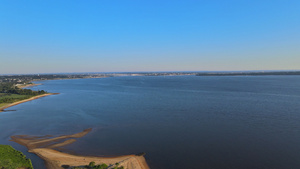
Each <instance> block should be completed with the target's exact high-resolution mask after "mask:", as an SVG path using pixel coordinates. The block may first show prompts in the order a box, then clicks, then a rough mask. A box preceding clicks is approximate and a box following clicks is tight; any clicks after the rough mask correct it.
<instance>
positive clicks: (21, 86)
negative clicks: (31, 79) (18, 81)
mask: <svg viewBox="0 0 300 169" xmlns="http://www.w3.org/2000/svg"><path fill="white" fill-rule="evenodd" d="M38 85H42V84H41V83H37V84H36V83H31V84H25V85H18V86H17V87H18V88H22V89H23V88H26V87H33V86H38Z"/></svg>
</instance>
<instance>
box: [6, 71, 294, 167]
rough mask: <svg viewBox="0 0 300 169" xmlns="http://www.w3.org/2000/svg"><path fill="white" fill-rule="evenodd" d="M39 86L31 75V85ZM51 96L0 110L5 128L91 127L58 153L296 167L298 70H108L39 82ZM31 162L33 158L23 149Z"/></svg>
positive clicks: (162, 162)
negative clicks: (231, 73)
mask: <svg viewBox="0 0 300 169" xmlns="http://www.w3.org/2000/svg"><path fill="white" fill-rule="evenodd" d="M38 83H40V82H38ZM42 83H43V84H44V85H40V86H35V87H32V88H31V89H34V90H38V89H39V90H42V89H43V90H46V91H48V92H55V93H60V94H59V95H52V96H48V97H44V98H40V99H37V100H33V101H30V102H26V103H23V104H20V105H17V106H14V107H10V108H9V109H7V110H16V111H6V112H2V113H0V144H9V145H12V146H13V147H15V148H17V149H18V150H21V151H22V152H24V153H26V148H25V147H22V146H20V145H18V144H16V143H13V142H10V141H9V137H10V136H11V135H19V134H28V135H46V134H52V135H64V134H72V133H77V132H81V131H82V130H83V129H86V128H93V131H92V132H91V133H89V134H88V135H86V136H85V137H83V138H80V139H78V141H77V142H75V143H73V144H71V145H68V146H66V147H64V151H67V152H71V153H75V154H81V155H98V156H103V155H104V156H114V155H125V154H135V153H139V152H146V156H145V158H146V160H147V162H148V164H149V166H150V168H153V169H168V168H172V169H174V168H178V169H179V168H190V169H192V168H194V169H199V168H203V169H233V168H235V169H248V168H249V169H253V168H256V169H271V168H272V169H287V168H300V160H299V157H300V144H299V143H300V76H236V77H201V76H171V77H169V76H166V77H163V76H161V77H155V76H154V77H113V78H100V79H75V80H52V81H43V82H42ZM26 155H27V156H28V157H30V158H32V160H33V164H34V166H35V167H36V168H43V161H42V160H40V159H39V158H38V157H37V156H35V155H34V154H31V153H26Z"/></svg>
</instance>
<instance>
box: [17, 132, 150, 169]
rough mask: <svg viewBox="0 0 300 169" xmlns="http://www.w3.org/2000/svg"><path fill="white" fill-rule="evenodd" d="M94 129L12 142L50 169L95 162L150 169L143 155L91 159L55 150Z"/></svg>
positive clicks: (134, 168)
mask: <svg viewBox="0 0 300 169" xmlns="http://www.w3.org/2000/svg"><path fill="white" fill-rule="evenodd" d="M91 130H92V129H91V128H90V129H85V130H84V131H82V132H80V133H75V134H71V135H63V136H58V137H53V136H49V135H46V136H41V137H37V136H28V135H16V136H11V141H14V142H16V143H19V144H21V145H23V146H26V147H27V148H28V150H29V152H31V153H35V154H36V155H38V156H39V157H40V158H42V159H43V160H44V161H45V163H46V167H47V168H48V169H63V166H70V167H75V166H76V167H78V166H85V165H88V164H89V163H90V162H92V161H93V162H95V164H96V165H100V164H103V163H105V164H107V165H108V166H109V168H114V167H115V166H116V163H118V166H123V167H124V168H127V169H149V166H148V164H147V162H146V160H145V158H144V157H143V156H142V155H141V156H139V155H124V156H117V157H91V156H77V155H71V154H67V153H63V152H59V151H56V150H54V149H53V148H57V147H61V146H65V145H68V144H71V143H73V142H75V141H76V139H75V138H81V137H83V136H85V135H86V134H88V133H89V132H90V131H91Z"/></svg>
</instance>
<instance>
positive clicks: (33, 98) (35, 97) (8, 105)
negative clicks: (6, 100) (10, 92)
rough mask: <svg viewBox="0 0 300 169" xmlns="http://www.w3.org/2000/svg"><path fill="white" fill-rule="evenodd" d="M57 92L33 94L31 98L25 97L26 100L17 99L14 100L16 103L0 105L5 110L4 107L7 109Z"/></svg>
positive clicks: (0, 108) (1, 109) (0, 110)
mask: <svg viewBox="0 0 300 169" xmlns="http://www.w3.org/2000/svg"><path fill="white" fill-rule="evenodd" d="M56 94H58V93H46V94H42V95H38V96H33V97H31V98H29V99H25V100H21V101H17V102H14V103H10V104H7V105H4V106H2V107H0V112H2V111H4V109H7V108H9V107H12V106H15V105H18V104H21V103H24V102H29V101H31V100H35V99H38V98H41V97H45V96H49V95H56Z"/></svg>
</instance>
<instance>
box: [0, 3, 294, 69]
mask: <svg viewBox="0 0 300 169" xmlns="http://www.w3.org/2000/svg"><path fill="white" fill-rule="evenodd" d="M299 9H300V1H299V0H51V1H45V0H34V1H33V0H26V1H24V0H0V74H27V73H64V72H66V73H67V72H135V71H235V70H236V71H243V70H300V10H299Z"/></svg>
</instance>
